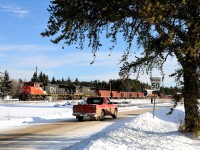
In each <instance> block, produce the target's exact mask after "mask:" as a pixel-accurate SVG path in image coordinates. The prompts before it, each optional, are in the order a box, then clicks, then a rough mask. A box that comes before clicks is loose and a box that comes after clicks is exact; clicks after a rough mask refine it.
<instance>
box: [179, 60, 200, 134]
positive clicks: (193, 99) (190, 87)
mask: <svg viewBox="0 0 200 150" xmlns="http://www.w3.org/2000/svg"><path fill="white" fill-rule="evenodd" d="M184 66H185V68H183V70H184V90H183V97H184V106H185V127H186V129H185V131H186V132H191V133H193V135H197V136H198V134H199V133H200V112H199V111H200V110H199V109H200V108H199V106H198V105H199V104H198V100H197V95H198V92H199V91H198V80H199V79H198V74H197V66H196V65H195V64H192V63H187V65H184Z"/></svg>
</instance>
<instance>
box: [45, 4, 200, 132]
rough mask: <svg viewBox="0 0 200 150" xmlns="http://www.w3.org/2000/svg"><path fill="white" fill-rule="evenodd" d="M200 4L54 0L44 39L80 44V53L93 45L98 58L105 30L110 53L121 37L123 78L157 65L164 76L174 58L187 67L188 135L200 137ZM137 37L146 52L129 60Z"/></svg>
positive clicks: (186, 121) (185, 85)
mask: <svg viewBox="0 0 200 150" xmlns="http://www.w3.org/2000/svg"><path fill="white" fill-rule="evenodd" d="M199 6H200V1H199V0H192V1H191V0H165V1H162V0H157V1H155V0H135V1H132V0H121V1H116V0H109V1H107V0H100V1H94V0H87V1H85V0H70V1H62V0H53V1H51V5H50V6H49V9H48V11H49V13H50V17H49V21H48V26H47V28H48V29H46V30H45V32H43V33H42V35H43V36H51V37H53V38H54V39H52V40H51V41H52V42H53V43H56V44H57V43H59V42H61V41H64V43H65V44H67V45H72V44H74V43H77V42H78V43H79V45H80V47H79V48H80V49H83V48H84V42H85V41H89V46H91V47H92V52H93V54H94V57H95V56H96V52H97V51H98V50H99V48H100V46H102V41H101V39H104V38H100V36H101V35H102V33H103V32H104V31H105V36H106V38H110V41H111V42H113V45H112V46H111V48H110V49H111V50H112V49H113V48H114V46H115V44H116V43H117V38H118V37H123V38H124V41H125V42H127V45H128V47H127V49H126V50H125V51H124V55H123V56H122V61H121V62H122V63H123V65H122V67H121V71H120V76H122V77H127V76H129V75H130V73H132V72H133V73H137V74H139V73H144V72H146V73H151V71H152V70H153V68H155V67H156V68H159V69H160V70H161V74H162V75H163V77H164V72H163V69H162V68H163V64H164V63H165V62H166V60H167V58H168V57H169V56H175V57H176V58H177V59H178V62H179V63H180V65H181V68H182V69H183V82H184V88H183V96H184V107H185V131H186V132H192V133H196V134H199V133H200V113H199V107H198V100H197V96H198V95H199V90H198V89H199V84H198V82H199V72H198V70H199V68H200V67H199V66H200V46H199V43H200V38H199V32H200V13H199V12H200V7H199ZM61 31H62V32H61ZM58 33H59V34H58ZM118 33H120V34H119V36H118ZM134 38H137V44H138V45H139V46H140V47H142V48H143V52H142V53H141V55H139V56H135V57H136V59H135V60H133V61H129V59H128V58H129V54H130V53H131V46H132V44H133V39H134Z"/></svg>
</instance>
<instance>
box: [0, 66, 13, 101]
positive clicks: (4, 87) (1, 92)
mask: <svg viewBox="0 0 200 150" xmlns="http://www.w3.org/2000/svg"><path fill="white" fill-rule="evenodd" d="M6 95H12V81H11V80H10V76H9V73H8V72H7V70H6V71H5V72H4V74H3V76H2V77H1V78H0V97H2V98H3V99H4V97H5V96H6Z"/></svg>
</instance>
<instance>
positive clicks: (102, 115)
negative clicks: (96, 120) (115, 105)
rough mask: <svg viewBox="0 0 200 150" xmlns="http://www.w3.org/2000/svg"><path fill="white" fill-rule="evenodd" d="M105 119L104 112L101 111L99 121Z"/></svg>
mask: <svg viewBox="0 0 200 150" xmlns="http://www.w3.org/2000/svg"><path fill="white" fill-rule="evenodd" d="M104 118H105V112H104V110H102V111H101V116H100V121H103V120H104Z"/></svg>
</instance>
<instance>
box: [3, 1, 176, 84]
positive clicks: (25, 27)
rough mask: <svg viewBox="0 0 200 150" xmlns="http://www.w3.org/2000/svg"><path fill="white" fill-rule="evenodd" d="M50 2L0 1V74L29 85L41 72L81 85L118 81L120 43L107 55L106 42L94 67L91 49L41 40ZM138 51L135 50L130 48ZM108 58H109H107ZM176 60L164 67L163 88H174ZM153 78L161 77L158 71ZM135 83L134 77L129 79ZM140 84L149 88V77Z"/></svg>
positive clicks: (134, 47)
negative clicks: (81, 83)
mask: <svg viewBox="0 0 200 150" xmlns="http://www.w3.org/2000/svg"><path fill="white" fill-rule="evenodd" d="M49 4H50V0H29V1H27V0H1V1H0V18H1V23H0V33H1V34H0V72H4V71H5V70H7V71H8V73H9V74H10V77H11V78H14V79H19V78H21V79H23V80H27V81H29V80H30V79H31V77H32V76H33V73H34V72H35V68H36V66H37V67H38V72H41V71H42V72H43V73H45V74H46V75H49V79H50V80H51V79H52V77H55V78H56V79H61V78H64V79H67V78H68V77H70V78H71V79H72V80H75V79H76V78H78V79H79V80H80V81H91V80H101V81H102V80H104V81H108V80H109V79H119V76H118V72H119V68H120V66H121V64H119V60H120V58H121V55H122V54H123V50H124V49H125V48H126V44H125V43H123V40H122V39H119V41H118V44H117V46H116V48H115V49H114V50H113V51H112V52H110V51H109V50H108V45H109V44H110V43H109V41H108V40H107V41H106V42H104V43H103V44H104V45H103V46H102V49H101V50H100V51H99V52H98V53H97V58H96V61H95V63H94V64H93V65H90V62H92V61H93V57H92V53H91V49H90V48H87V47H85V48H84V50H82V51H81V50H77V49H76V48H75V47H76V46H77V45H72V46H65V49H62V43H60V44H58V45H55V44H52V43H51V42H50V38H47V37H45V38H44V37H42V36H41V35H40V33H41V32H42V31H44V30H45V28H46V25H47V21H48V18H49V13H48V11H47V8H48V5H49ZM133 50H137V46H136V45H135V46H133ZM109 54H111V56H109ZM177 67H178V66H177V64H176V60H175V59H174V58H173V59H172V58H170V59H168V60H167V63H166V65H165V66H164V70H165V74H166V75H165V80H164V83H163V85H164V86H175V83H174V79H173V78H169V77H168V75H169V74H170V73H172V72H173V71H174V69H175V68H177ZM152 76H156V77H160V76H161V75H160V73H159V71H157V70H154V71H153V74H152ZM131 78H132V79H134V78H135V77H134V76H131ZM139 80H140V81H142V82H145V83H149V84H150V76H149V75H141V76H140V78H139Z"/></svg>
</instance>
